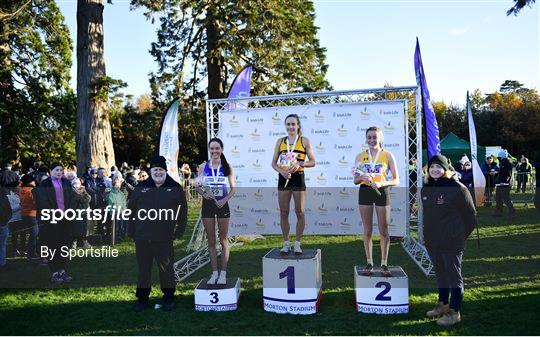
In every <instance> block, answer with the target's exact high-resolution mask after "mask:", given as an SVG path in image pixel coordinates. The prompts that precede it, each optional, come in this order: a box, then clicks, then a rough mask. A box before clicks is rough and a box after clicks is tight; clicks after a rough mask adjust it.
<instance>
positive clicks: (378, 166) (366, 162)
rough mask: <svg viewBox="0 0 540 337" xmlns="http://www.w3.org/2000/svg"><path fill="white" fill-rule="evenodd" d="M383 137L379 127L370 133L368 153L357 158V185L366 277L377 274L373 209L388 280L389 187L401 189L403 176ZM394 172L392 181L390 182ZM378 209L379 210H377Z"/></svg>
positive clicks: (384, 270)
mask: <svg viewBox="0 0 540 337" xmlns="http://www.w3.org/2000/svg"><path fill="white" fill-rule="evenodd" d="M382 140H383V133H382V131H381V129H379V128H378V127H375V126H372V127H370V128H368V129H367V131H366V143H367V145H368V149H367V150H366V151H363V152H361V153H359V154H358V155H357V156H356V174H355V176H354V184H355V185H360V190H359V191H358V204H359V208H360V217H361V218H362V224H363V228H364V250H365V252H366V259H367V264H366V267H365V269H364V271H363V273H362V274H363V275H366V276H370V275H372V274H373V242H372V240H371V236H372V233H373V209H374V208H375V211H376V212H377V222H378V225H379V233H380V236H381V269H382V273H383V275H384V276H387V277H388V276H392V274H391V273H390V271H389V270H388V249H389V248H390V235H389V234H388V222H389V221H388V218H389V215H390V195H389V191H387V187H388V186H397V185H399V174H398V170H397V166H396V160H395V158H394V156H393V155H392V154H391V153H390V152H389V151H387V150H385V149H383V148H382V145H381V141H382ZM388 170H390V172H391V174H392V178H391V179H388V177H387V172H388ZM374 205H375V206H374Z"/></svg>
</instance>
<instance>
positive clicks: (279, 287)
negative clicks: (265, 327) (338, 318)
mask: <svg viewBox="0 0 540 337" xmlns="http://www.w3.org/2000/svg"><path fill="white" fill-rule="evenodd" d="M321 288H322V271H321V250H320V249H304V252H303V254H301V255H295V254H294V253H292V252H291V253H289V254H288V255H281V254H280V252H279V249H277V248H274V249H272V250H271V251H270V252H268V253H267V254H266V255H265V256H264V257H263V299H264V310H265V311H270V312H275V313H279V314H296V315H309V314H314V313H316V312H317V311H318V309H319V302H320V299H321Z"/></svg>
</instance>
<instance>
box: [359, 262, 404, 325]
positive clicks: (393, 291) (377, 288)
mask: <svg viewBox="0 0 540 337" xmlns="http://www.w3.org/2000/svg"><path fill="white" fill-rule="evenodd" d="M363 269H364V267H363V266H356V267H354V288H355V289H356V309H357V311H358V312H363V313H369V314H382V315H391V314H405V313H408V312H409V281H408V278H407V274H405V272H404V271H403V269H401V267H389V269H390V272H392V276H391V277H384V276H383V275H382V273H381V271H379V270H377V269H375V270H374V271H373V275H372V276H364V275H362V270H363Z"/></svg>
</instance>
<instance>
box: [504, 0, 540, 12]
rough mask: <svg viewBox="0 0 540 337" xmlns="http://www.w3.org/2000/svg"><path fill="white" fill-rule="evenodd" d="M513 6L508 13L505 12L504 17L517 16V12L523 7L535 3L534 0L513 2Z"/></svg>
mask: <svg viewBox="0 0 540 337" xmlns="http://www.w3.org/2000/svg"><path fill="white" fill-rule="evenodd" d="M513 1H514V6H512V7H511V8H510V9H509V10H508V11H506V15H511V14H514V15H518V13H519V11H520V10H521V9H522V8H523V7H525V6H529V7H530V6H531V5H532V4H533V3H535V2H536V0H513Z"/></svg>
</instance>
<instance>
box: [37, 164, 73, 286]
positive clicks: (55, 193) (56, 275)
mask: <svg viewBox="0 0 540 337" xmlns="http://www.w3.org/2000/svg"><path fill="white" fill-rule="evenodd" d="M63 174H64V167H63V166H62V164H60V163H54V164H52V165H51V176H50V178H47V179H45V180H44V181H42V182H41V184H40V185H39V189H40V191H39V193H38V195H39V197H38V211H39V217H40V220H39V223H40V224H42V225H43V229H44V230H45V232H46V233H45V234H46V235H45V243H46V245H47V247H48V249H49V250H51V249H55V250H56V251H55V252H56V253H55V255H54V258H50V257H49V269H50V271H51V281H52V282H53V283H64V282H69V281H71V280H72V277H71V276H69V275H68V274H67V273H66V263H67V257H63V256H61V249H62V248H63V247H67V248H69V247H70V246H71V238H72V228H71V227H72V224H71V222H70V221H67V220H65V219H63V220H59V221H58V222H56V223H52V221H51V219H52V217H51V212H52V211H53V210H57V209H60V210H62V211H65V210H67V209H74V202H73V200H74V197H73V193H74V192H73V189H72V187H71V183H70V182H69V181H68V180H67V179H66V178H64V177H63ZM44 211H47V212H49V217H48V218H47V217H46V216H44V213H43V212H44ZM65 249H66V248H64V250H65Z"/></svg>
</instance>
